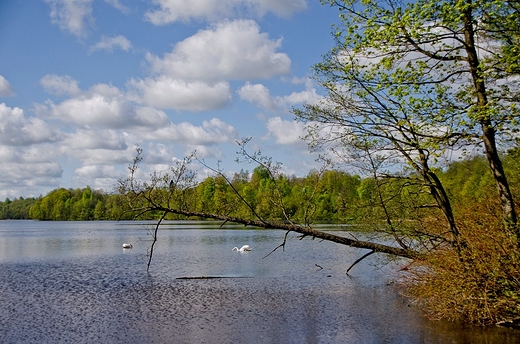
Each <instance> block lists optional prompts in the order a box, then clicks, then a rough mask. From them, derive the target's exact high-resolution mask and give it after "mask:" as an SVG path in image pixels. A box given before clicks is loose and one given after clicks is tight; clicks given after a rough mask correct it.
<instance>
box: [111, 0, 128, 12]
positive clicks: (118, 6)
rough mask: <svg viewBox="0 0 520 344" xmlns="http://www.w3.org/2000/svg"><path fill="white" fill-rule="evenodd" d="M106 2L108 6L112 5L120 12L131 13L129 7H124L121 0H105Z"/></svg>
mask: <svg viewBox="0 0 520 344" xmlns="http://www.w3.org/2000/svg"><path fill="white" fill-rule="evenodd" d="M105 2H106V3H107V4H110V5H112V6H113V7H114V8H116V9H118V10H119V11H121V12H123V13H128V12H130V9H129V8H128V7H126V6H125V5H123V4H122V3H121V2H119V0H105Z"/></svg>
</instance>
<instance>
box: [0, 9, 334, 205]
mask: <svg viewBox="0 0 520 344" xmlns="http://www.w3.org/2000/svg"><path fill="white" fill-rule="evenodd" d="M337 14H338V12H337V10H336V9H334V8H330V7H327V6H322V5H320V4H319V1H318V0H139V1H136V0H34V1H26V0H8V1H2V2H1V4H0V159H1V163H0V200H4V199H5V198H6V197H9V198H11V199H12V198H15V197H20V196H22V197H31V196H35V197H37V196H39V195H41V194H43V195H45V194H46V193H48V192H49V191H51V190H53V189H56V188H59V187H64V188H83V187H85V186H87V185H90V186H91V187H92V188H94V189H104V190H107V191H111V190H113V188H114V186H115V185H116V182H117V179H118V178H121V177H123V176H125V175H126V174H127V167H128V165H129V163H130V162H131V160H132V158H133V156H134V155H135V145H136V144H137V145H139V146H140V147H142V148H143V149H144V157H145V159H144V163H143V169H142V172H143V173H144V174H147V173H149V172H150V171H153V170H159V171H161V170H164V169H165V168H166V166H168V165H170V164H171V163H172V161H175V160H176V159H182V158H183V157H184V156H186V155H188V154H189V153H191V152H192V151H194V150H196V151H197V155H198V156H199V157H200V158H203V159H205V161H206V162H208V164H210V165H212V166H215V167H216V166H217V161H219V160H220V161H221V163H220V165H219V166H220V167H221V168H222V169H223V170H224V171H226V172H227V173H232V172H234V171H240V169H244V170H249V171H251V170H252V169H253V168H254V167H255V166H250V165H242V164H237V163H235V162H234V161H235V158H236V151H237V148H238V147H237V145H236V141H237V140H240V139H243V138H246V137H251V138H252V140H251V142H250V144H249V148H250V149H251V150H252V151H253V150H256V149H260V150H261V151H262V152H263V153H264V154H266V155H270V156H272V157H273V158H274V159H275V160H277V161H281V162H283V163H284V168H285V171H286V173H289V174H296V175H305V174H307V173H308V171H309V170H310V169H311V168H313V167H315V166H316V165H315V162H314V157H313V156H311V155H309V153H308V150H307V147H306V145H305V144H304V143H303V142H302V141H301V140H300V139H299V137H300V136H301V135H303V133H304V132H303V128H302V126H301V125H300V124H298V123H296V122H294V121H293V117H292V115H291V113H290V109H291V107H293V106H299V105H300V104H301V103H302V102H304V101H306V102H315V101H316V100H318V99H319V97H320V95H322V92H320V90H319V89H317V88H316V85H315V84H313V82H312V81H311V80H310V79H309V76H310V73H311V70H310V68H311V66H312V65H313V64H314V63H317V62H319V61H321V56H322V55H323V54H325V53H327V52H328V50H329V49H330V48H331V47H332V44H333V40H332V36H331V34H330V32H331V24H333V23H337V22H338V19H337V18H338V16H337ZM205 173H206V172H204V171H203V170H201V172H200V173H199V175H202V176H205Z"/></svg>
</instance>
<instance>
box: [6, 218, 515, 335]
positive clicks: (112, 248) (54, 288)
mask: <svg viewBox="0 0 520 344" xmlns="http://www.w3.org/2000/svg"><path fill="white" fill-rule="evenodd" d="M151 229H153V226H152V224H150V223H144V222H35V221H0V304H1V305H2V307H1V308H0V343H58V342H60V343H64V342H74V343H517V342H518V343H520V332H519V331H517V330H510V329H503V328H490V329H481V328H478V327H472V326H458V325H455V324H452V323H446V322H432V321H428V320H427V319H425V318H424V317H423V316H422V313H421V312H420V311H419V310H418V309H416V308H415V307H414V306H413V305H412V304H410V300H408V299H406V298H404V297H402V296H400V295H399V293H398V292H397V291H396V288H395V284H394V283H393V281H395V280H396V279H397V278H398V277H399V276H398V270H399V264H402V262H401V263H399V262H395V263H389V264H382V263H383V261H382V260H381V258H378V257H376V255H373V256H371V257H370V258H368V259H366V260H365V261H363V262H362V263H360V264H359V265H357V266H356V267H355V268H354V269H353V270H352V271H351V272H350V276H347V275H345V270H346V269H347V268H348V266H349V265H350V264H351V263H352V262H353V261H355V260H356V259H357V258H358V257H360V256H361V255H363V254H364V253H365V251H362V250H357V249H351V248H347V247H344V246H341V245H338V244H334V243H329V242H320V241H318V240H311V239H307V238H306V239H304V240H299V238H298V237H297V236H296V235H290V236H289V237H288V241H287V245H286V247H285V250H284V251H282V250H281V249H280V250H277V251H275V252H273V253H272V254H271V255H269V256H267V257H265V256H266V255H268V254H269V253H270V252H271V251H272V250H273V249H274V248H276V247H277V246H278V245H279V244H281V243H282V241H283V237H284V234H285V233H284V232H283V231H278V230H255V229H243V227H240V226H232V225H228V226H224V227H221V226H220V224H218V223H208V222H194V221H192V222H188V221H185V222H170V223H168V225H166V226H164V227H162V229H160V231H159V242H158V244H157V246H156V250H155V253H154V258H153V261H152V265H151V268H150V271H149V273H147V272H146V265H147V262H148V258H147V251H148V249H149V246H150V236H149V235H148V231H149V230H151ZM334 230H341V228H337V227H336V228H334ZM338 233H339V234H346V233H341V232H338ZM124 242H128V243H132V245H133V249H131V250H124V249H122V247H121V245H122V244H123V243H124ZM243 244H249V245H250V246H251V247H252V249H253V250H252V251H251V252H246V253H239V252H233V251H232V248H233V247H234V246H238V247H240V246H241V245H243ZM201 276H206V277H224V278H211V279H179V278H180V277H201Z"/></svg>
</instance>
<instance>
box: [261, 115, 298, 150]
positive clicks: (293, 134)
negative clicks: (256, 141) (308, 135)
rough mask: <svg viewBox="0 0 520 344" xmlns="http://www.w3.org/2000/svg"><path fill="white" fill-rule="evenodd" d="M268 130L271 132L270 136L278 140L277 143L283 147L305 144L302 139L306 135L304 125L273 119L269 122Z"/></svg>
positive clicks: (278, 118)
mask: <svg viewBox="0 0 520 344" xmlns="http://www.w3.org/2000/svg"><path fill="white" fill-rule="evenodd" d="M267 130H268V131H269V136H272V137H274V138H275V139H276V143H279V144H282V145H294V144H303V141H302V139H301V137H303V136H304V135H305V126H304V124H303V123H299V122H296V121H286V120H282V119H281V118H280V117H273V118H270V119H269V120H268V121H267Z"/></svg>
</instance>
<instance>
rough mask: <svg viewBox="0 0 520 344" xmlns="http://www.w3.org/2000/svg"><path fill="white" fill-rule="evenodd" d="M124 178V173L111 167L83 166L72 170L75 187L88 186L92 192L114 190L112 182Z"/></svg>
mask: <svg viewBox="0 0 520 344" xmlns="http://www.w3.org/2000/svg"><path fill="white" fill-rule="evenodd" d="M124 176H125V172H124V171H121V170H118V169H116V168H115V167H114V166H113V165H85V166H82V167H79V168H77V169H75V170H74V177H73V180H74V183H75V184H76V185H89V186H90V187H91V188H93V189H94V190H99V189H103V190H106V191H111V190H113V189H114V186H115V183H114V181H115V180H117V179H119V178H122V177H124Z"/></svg>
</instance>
